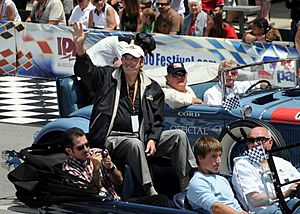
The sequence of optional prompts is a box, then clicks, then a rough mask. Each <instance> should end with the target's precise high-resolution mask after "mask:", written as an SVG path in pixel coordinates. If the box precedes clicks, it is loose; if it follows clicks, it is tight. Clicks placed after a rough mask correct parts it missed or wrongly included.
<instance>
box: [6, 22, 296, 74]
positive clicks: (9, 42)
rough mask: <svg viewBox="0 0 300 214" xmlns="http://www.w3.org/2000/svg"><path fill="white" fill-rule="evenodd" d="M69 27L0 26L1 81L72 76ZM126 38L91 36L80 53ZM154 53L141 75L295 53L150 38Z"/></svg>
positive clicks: (217, 42)
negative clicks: (172, 67) (183, 66)
mask: <svg viewBox="0 0 300 214" xmlns="http://www.w3.org/2000/svg"><path fill="white" fill-rule="evenodd" d="M71 30H72V29H71V28H69V27H62V26H54V25H47V24H34V23H12V22H1V23H0V75H22V76H23V75H25V76H33V77H42V78H55V77H59V76H65V75H71V74H73V65H74V62H75V56H76V50H75V45H74V42H73V37H72V31H71ZM130 34H132V33H130V32H120V31H100V30H90V32H89V34H88V38H87V40H86V43H85V48H87V49H88V48H90V47H91V46H93V45H94V44H95V43H97V42H98V41H100V40H101V39H103V38H105V37H108V36H129V35H130ZM154 38H155V40H156V42H157V48H156V50H155V51H154V52H153V54H154V55H153V56H147V57H146V58H145V66H144V69H145V70H147V69H153V68H159V67H162V68H164V67H165V66H167V65H168V64H169V63H171V62H178V61H181V62H184V63H189V64H190V63H194V62H210V63H219V62H220V61H222V60H224V59H232V60H234V61H235V62H237V63H238V64H240V65H245V64H250V63H255V62H260V61H268V60H275V59H281V58H295V57H298V56H299V54H298V52H297V51H296V49H295V48H291V47H286V46H282V45H272V44H265V43H260V42H256V43H250V44H247V43H243V42H242V41H240V40H231V39H216V38H208V37H191V36H180V35H162V34H154Z"/></svg>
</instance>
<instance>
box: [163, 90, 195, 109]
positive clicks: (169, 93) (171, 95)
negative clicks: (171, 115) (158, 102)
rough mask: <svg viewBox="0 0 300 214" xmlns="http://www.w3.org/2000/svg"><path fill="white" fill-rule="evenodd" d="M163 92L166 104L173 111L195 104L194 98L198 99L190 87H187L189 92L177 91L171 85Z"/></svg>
mask: <svg viewBox="0 0 300 214" xmlns="http://www.w3.org/2000/svg"><path fill="white" fill-rule="evenodd" d="M162 90H163V91H164V93H165V103H167V104H168V105H169V106H170V107H171V108H173V109H176V108H181V107H184V106H189V105H191V104H193V102H192V101H193V98H197V97H196V95H195V93H194V91H193V89H192V88H191V87H189V86H186V90H187V92H180V91H177V90H176V89H174V88H172V87H171V86H169V85H167V86H166V87H164V88H162Z"/></svg>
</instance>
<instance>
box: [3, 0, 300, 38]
mask: <svg viewBox="0 0 300 214" xmlns="http://www.w3.org/2000/svg"><path fill="white" fill-rule="evenodd" d="M27 1H31V2H32V10H31V12H30V15H29V16H28V17H27V18H26V19H25V20H26V21H28V22H35V23H47V24H55V25H69V26H72V24H74V22H80V23H82V24H83V27H84V28H97V29H105V30H121V31H130V32H145V33H162V34H181V35H190V36H206V37H217V38H228V39H238V34H237V33H236V29H235V28H234V27H233V25H232V24H231V23H227V22H226V21H225V20H226V18H225V16H224V14H225V13H224V11H223V6H224V5H225V1H224V0H27ZM27 1H26V3H27ZM2 2H4V3H3V4H4V6H3V7H1V8H2V10H1V14H0V15H1V17H0V19H2V20H5V21H20V20H21V18H20V16H19V14H18V9H20V10H22V11H23V10H24V5H20V4H15V3H14V1H13V0H3V1H2ZM256 3H257V4H258V5H259V4H260V3H261V4H263V5H270V2H269V1H261V2H259V1H257V2H256ZM295 4H297V1H296V0H295V1H294V0H287V1H286V6H287V7H288V8H291V9H292V10H291V17H292V23H291V28H292V31H291V32H292V35H293V36H292V39H294V37H295V34H296V30H297V23H298V21H299V20H298V15H297V7H293V5H295ZM0 6H1V4H0ZM264 8H269V6H265V7H263V6H262V11H261V13H260V14H259V15H258V17H257V19H256V20H255V21H254V22H253V24H252V28H251V29H250V30H249V32H247V33H245V34H244V35H240V36H241V37H240V38H242V39H243V41H245V42H252V41H262V42H270V41H274V40H277V41H279V40H281V36H280V33H279V31H278V30H276V29H275V28H274V27H273V26H272V25H270V24H269V9H266V11H268V12H266V13H267V15H266V13H265V12H264V10H263V9H264ZM186 9H188V11H186ZM257 28H260V29H262V30H260V29H259V30H257ZM255 31H256V32H257V31H259V34H255ZM268 36H270V37H271V39H270V38H268ZM249 38H250V39H249Z"/></svg>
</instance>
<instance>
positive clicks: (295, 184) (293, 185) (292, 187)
mask: <svg viewBox="0 0 300 214" xmlns="http://www.w3.org/2000/svg"><path fill="white" fill-rule="evenodd" d="M298 184H299V182H296V183H293V184H292V185H291V186H290V187H289V188H288V190H286V191H285V192H284V194H283V195H284V198H287V197H289V196H291V194H292V193H293V192H295V191H296V190H297V186H298Z"/></svg>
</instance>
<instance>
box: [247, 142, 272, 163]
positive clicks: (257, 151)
mask: <svg viewBox="0 0 300 214" xmlns="http://www.w3.org/2000/svg"><path fill="white" fill-rule="evenodd" d="M244 155H245V156H248V157H249V160H250V163H251V164H259V163H261V162H262V161H263V160H267V155H266V153H265V149H264V148H263V146H262V145H260V146H257V147H254V148H253V149H249V150H247V151H245V152H244Z"/></svg>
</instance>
